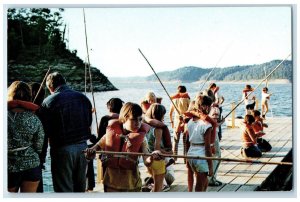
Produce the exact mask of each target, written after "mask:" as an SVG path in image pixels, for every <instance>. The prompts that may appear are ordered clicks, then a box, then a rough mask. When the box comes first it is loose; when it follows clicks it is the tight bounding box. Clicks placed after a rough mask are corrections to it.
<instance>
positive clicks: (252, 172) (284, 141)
mask: <svg viewBox="0 0 300 202" xmlns="http://www.w3.org/2000/svg"><path fill="white" fill-rule="evenodd" d="M266 122H267V123H268V125H269V127H268V128H266V129H265V132H266V135H265V136H264V138H265V139H266V140H268V141H269V142H270V144H271V145H272V150H271V151H270V152H265V153H263V156H262V157H261V158H256V159H257V160H260V161H272V162H273V161H274V162H280V161H282V160H283V158H284V157H285V156H286V155H287V154H288V153H289V151H290V150H291V149H292V146H293V141H292V140H293V137H292V128H293V127H292V118H291V117H275V118H268V119H267V121H266ZM179 142H180V144H181V140H180V141H179ZM220 146H221V153H222V157H223V158H240V159H242V156H241V154H240V147H241V132H240V129H239V128H230V129H229V128H228V129H225V130H223V139H222V141H221V142H220ZM181 153H182V146H179V154H181ZM276 167H277V165H269V164H268V165H267V164H257V163H242V162H241V163H239V162H230V161H222V162H221V164H220V167H219V170H218V173H217V179H218V180H220V181H222V182H223V184H222V185H221V186H219V187H208V190H207V191H208V192H236V191H237V192H251V191H255V190H257V189H258V188H259V186H260V185H261V184H262V183H264V181H265V180H266V179H267V178H268V176H269V175H270V174H271V173H272V172H273V171H274V170H275V168H276ZM174 169H175V181H174V183H173V184H172V185H171V190H170V192H187V170H186V166H185V164H183V159H178V161H177V162H176V164H175V165H174ZM140 172H141V177H142V178H145V177H147V176H149V174H148V173H147V169H145V167H143V166H142V167H140ZM98 187H101V186H100V184H97V188H96V189H95V192H97V191H98V192H102V191H103V190H101V189H99V188H98ZM96 190H97V191H96Z"/></svg>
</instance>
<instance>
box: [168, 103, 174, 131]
mask: <svg viewBox="0 0 300 202" xmlns="http://www.w3.org/2000/svg"><path fill="white" fill-rule="evenodd" d="M173 112H174V106H173V104H171V108H170V113H169V115H170V121H171V127H172V128H174V122H173Z"/></svg>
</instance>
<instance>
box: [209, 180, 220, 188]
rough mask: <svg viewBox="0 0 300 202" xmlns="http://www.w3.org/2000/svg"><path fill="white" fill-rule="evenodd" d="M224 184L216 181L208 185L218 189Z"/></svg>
mask: <svg viewBox="0 0 300 202" xmlns="http://www.w3.org/2000/svg"><path fill="white" fill-rule="evenodd" d="M222 184H223V183H222V182H220V181H218V180H216V181H213V182H209V183H208V186H211V187H218V186H221V185H222Z"/></svg>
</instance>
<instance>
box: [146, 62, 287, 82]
mask: <svg viewBox="0 0 300 202" xmlns="http://www.w3.org/2000/svg"><path fill="white" fill-rule="evenodd" d="M280 62H281V61H280V60H273V61H270V62H266V63H263V64H255V65H246V66H233V67H226V68H201V67H193V66H190V67H182V68H179V69H176V70H174V71H166V72H159V73H158V76H159V77H160V79H162V80H164V81H182V82H195V81H199V80H206V78H207V77H208V75H209V74H210V72H211V74H210V75H209V80H218V81H246V80H259V79H263V78H265V76H266V75H268V74H269V73H270V72H271V71H272V70H273V69H274V68H275V67H276V66H277V65H278V64H279V63H280ZM292 76H293V66H292V61H285V62H283V63H282V64H281V66H280V67H279V68H278V69H277V70H276V71H275V72H274V73H273V74H272V75H271V76H270V77H269V79H270V80H274V79H287V80H289V81H290V82H292ZM146 80H148V81H156V80H157V79H156V77H155V75H151V76H148V77H146Z"/></svg>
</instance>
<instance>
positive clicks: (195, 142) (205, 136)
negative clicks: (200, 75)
mask: <svg viewBox="0 0 300 202" xmlns="http://www.w3.org/2000/svg"><path fill="white" fill-rule="evenodd" d="M211 104H212V100H211V99H210V98H209V97H208V96H199V97H197V99H196V101H195V105H194V108H195V109H196V110H200V111H202V112H205V114H208V113H209V111H210V106H211ZM187 132H188V136H189V144H190V148H189V151H188V153H187V155H188V156H206V157H211V156H212V151H211V145H210V143H211V134H212V125H211V124H210V123H209V122H206V121H203V120H201V119H199V118H198V117H196V116H193V118H192V119H191V120H189V122H188V124H187ZM188 164H189V165H188V166H189V167H188V169H189V168H190V169H191V170H192V172H193V173H194V174H195V176H196V186H195V191H196V192H205V191H206V189H207V187H208V176H212V175H213V164H212V160H204V159H189V160H188ZM190 177H191V178H192V179H188V189H189V191H192V190H193V175H190Z"/></svg>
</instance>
